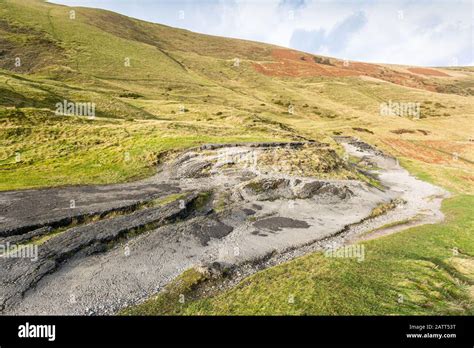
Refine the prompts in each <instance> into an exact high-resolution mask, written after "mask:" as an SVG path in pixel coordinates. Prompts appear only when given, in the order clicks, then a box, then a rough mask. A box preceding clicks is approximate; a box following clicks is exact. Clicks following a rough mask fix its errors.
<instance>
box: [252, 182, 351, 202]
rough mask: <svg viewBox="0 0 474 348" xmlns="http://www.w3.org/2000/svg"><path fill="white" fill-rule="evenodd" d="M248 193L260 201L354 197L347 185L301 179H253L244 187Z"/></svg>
mask: <svg viewBox="0 0 474 348" xmlns="http://www.w3.org/2000/svg"><path fill="white" fill-rule="evenodd" d="M243 190H244V192H245V193H246V194H247V195H249V194H250V195H254V196H256V197H257V198H256V199H257V200H258V201H265V200H276V199H282V198H284V199H309V198H313V197H314V196H319V197H323V198H325V197H329V198H337V199H340V200H344V199H348V198H350V197H352V195H353V194H354V192H352V191H351V190H350V189H349V188H348V187H347V186H346V185H343V184H342V185H341V184H334V183H330V182H325V181H305V182H303V181H302V180H300V179H295V180H289V179H261V180H253V181H252V182H250V183H248V184H246V185H245V186H244V187H243Z"/></svg>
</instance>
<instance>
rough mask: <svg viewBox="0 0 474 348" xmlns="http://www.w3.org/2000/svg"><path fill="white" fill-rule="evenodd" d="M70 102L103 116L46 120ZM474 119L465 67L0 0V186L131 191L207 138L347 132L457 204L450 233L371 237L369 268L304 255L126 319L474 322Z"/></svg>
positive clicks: (320, 136)
mask: <svg viewBox="0 0 474 348" xmlns="http://www.w3.org/2000/svg"><path fill="white" fill-rule="evenodd" d="M72 10H74V11H75V12H74V18H72V17H71V12H70V11H72ZM18 59H19V60H18ZM18 62H20V64H16V63H18ZM63 100H67V101H70V102H89V103H94V104H95V105H96V115H95V117H93V118H90V117H85V116H61V115H55V108H56V107H55V104H56V103H57V102H61V101H63ZM389 101H395V102H413V103H420V105H421V117H420V118H419V119H417V118H413V117H398V116H381V115H380V105H381V103H387V102H389ZM289 106H291V107H292V109H293V111H294V112H290V109H289ZM472 115H474V71H473V69H472V67H471V68H463V67H458V68H449V69H448V68H446V69H424V68H415V67H404V66H392V65H373V64H364V63H359V62H343V61H341V60H338V59H335V58H328V57H320V56H313V55H309V54H306V53H301V52H297V51H292V50H288V49H283V48H281V47H275V46H271V45H266V44H261V43H256V42H249V41H243V40H235V39H226V38H219V37H212V36H207V35H201V34H196V33H192V32H189V31H186V30H181V29H175V28H170V27H167V26H163V25H159V24H153V23H147V22H143V21H139V20H135V19H132V18H128V17H125V16H122V15H118V14H115V13H112V12H109V11H103V10H97V9H87V8H70V7H66V6H58V5H53V4H48V3H44V2H43V1H40V0H0V190H11V189H26V188H31V187H45V186H57V185H71V184H92V183H112V182H119V181H126V180H133V179H136V178H140V177H145V176H147V175H151V174H152V173H153V172H154V165H155V164H156V163H157V162H158V161H159V155H160V154H161V153H163V152H165V151H170V150H177V149H182V148H186V147H190V146H195V145H197V144H200V143H208V142H230V141H232V142H236V141H242V142H245V141H268V140H292V139H315V140H319V141H326V142H329V143H332V144H333V145H334V146H336V145H335V144H334V142H333V141H332V139H331V137H332V136H333V135H341V134H343V135H355V136H358V137H360V138H362V139H364V140H366V141H368V142H369V143H372V144H376V145H377V146H379V147H381V148H382V149H384V150H385V151H387V152H389V153H391V154H393V155H395V156H397V157H398V158H399V159H400V161H401V164H402V165H404V166H405V167H406V168H408V169H409V170H410V171H411V172H412V173H414V174H416V175H417V176H419V177H420V178H422V179H424V180H427V181H430V182H434V183H436V184H438V185H441V186H443V187H445V188H447V189H449V190H450V191H451V192H453V193H454V194H455V196H454V197H453V198H452V199H450V200H448V201H446V202H445V204H444V211H445V213H446V214H447V217H448V219H447V221H446V222H445V223H443V224H439V225H436V226H422V227H417V228H412V229H410V230H408V231H406V232H403V233H399V234H396V235H393V236H389V237H385V238H381V239H379V240H374V241H370V242H368V243H367V244H366V251H367V255H366V261H364V262H361V263H357V262H354V261H353V260H347V259H328V258H325V257H324V256H323V255H321V254H319V253H316V254H311V255H308V256H305V257H303V258H299V259H297V260H294V261H292V262H289V263H286V264H283V265H281V266H278V267H275V268H271V269H268V270H266V271H264V272H260V273H258V274H256V275H254V276H252V277H251V278H249V279H246V280H245V281H244V282H243V283H241V284H240V285H239V286H237V287H236V288H235V289H231V290H229V291H227V292H225V293H222V294H217V295H216V296H214V297H213V298H205V299H201V300H198V301H194V302H189V303H186V304H185V305H179V304H176V306H174V305H169V303H170V302H169V301H163V298H162V297H159V298H158V300H157V301H156V300H152V301H151V302H147V303H145V305H143V306H140V307H138V308H137V309H133V310H131V313H140V314H157V313H168V314H170V313H179V314H183V313H184V314H277V313H278V314H381V313H382V314H459V313H462V314H466V313H467V314H473V312H472V286H473V278H472V269H473V261H472V260H473V259H472V257H474V255H473V252H472V250H473V248H474V247H473V245H474V241H473V235H472V230H473V226H472V214H473V208H472V207H473V206H474V204H473V203H474V202H473V199H472V194H473V191H474V175H473V172H474V168H473V167H474V165H473V163H474V151H473V147H474V139H473V131H474V128H473V127H474V126H473V125H474V123H473V122H472ZM453 248H457V249H458V250H459V254H456V255H454V254H453V252H452V250H453ZM187 281H190V282H191V283H193V282H195V281H196V279H195V278H194V277H193V276H192V275H191V276H190V280H189V279H188V280H187ZM185 284H186V282H185ZM176 291H190V290H189V289H187V288H184V290H183V289H182V288H180V287H178V288H177V290H176ZM290 295H291V296H293V298H294V301H293V303H290V302H289V301H288V297H289V296H290ZM400 296H403V298H404V301H403V303H400V302H399V301H398V299H399V298H400ZM168 300H169V299H168ZM164 302H167V303H168V305H166V306H165V307H163V303H164Z"/></svg>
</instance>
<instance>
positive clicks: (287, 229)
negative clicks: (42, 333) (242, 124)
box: [0, 137, 448, 315]
mask: <svg viewBox="0 0 474 348" xmlns="http://www.w3.org/2000/svg"><path fill="white" fill-rule="evenodd" d="M335 140H336V141H337V142H338V143H340V144H341V145H342V146H343V147H344V149H345V151H346V156H345V157H346V158H345V159H342V158H340V157H339V156H338V155H337V154H336V152H335V151H334V150H332V149H331V148H330V147H329V146H328V145H327V144H323V143H319V142H293V143H253V144H226V145H213V144H211V145H203V146H201V147H199V148H195V149H191V150H188V151H186V152H184V153H181V154H179V155H175V156H173V157H170V158H169V159H168V161H166V162H165V163H164V164H162V165H161V166H160V167H159V169H158V172H157V174H156V175H155V176H153V177H152V178H148V179H146V180H143V181H140V182H135V183H126V184H117V185H108V186H87V187H70V188H53V189H45V190H26V191H10V192H3V193H0V244H2V245H7V244H8V245H10V246H23V247H30V248H31V250H37V254H35V256H36V257H30V258H27V257H21V258H19V257H14V256H15V255H14V254H15V253H14V252H12V251H10V252H5V253H4V254H2V257H0V310H1V313H2V314H32V315H34V314H66V315H68V314H85V315H103V314H113V313H116V312H117V311H119V310H120V309H122V308H124V307H126V306H128V305H131V304H136V303H139V302H141V301H143V300H145V299H147V298H149V297H150V296H152V295H154V294H156V293H157V292H158V291H160V290H161V289H162V288H163V286H165V285H166V284H167V283H169V282H170V281H171V280H172V279H174V278H175V277H176V276H178V275H179V274H181V273H182V272H183V271H184V270H186V269H188V268H190V267H197V266H199V267H207V268H212V269H213V270H217V271H218V270H222V269H230V270H233V272H235V274H236V276H235V277H234V280H233V281H234V282H237V281H238V280H240V279H242V278H244V277H245V276H248V275H249V274H251V273H253V272H256V271H258V270H259V269H262V268H265V267H270V266H272V265H275V264H278V263H281V262H284V261H286V260H289V259H292V258H294V257H297V256H300V255H303V254H305V253H308V252H313V251H320V250H327V249H329V248H330V249H337V248H339V247H341V246H344V245H348V244H353V243H364V241H365V240H367V239H371V238H377V237H382V236H384V235H387V234H390V233H395V232H398V231H400V230H402V229H405V228H407V227H409V226H414V225H418V224H432V223H437V222H440V221H442V220H443V214H442V213H441V211H440V206H441V201H442V199H443V198H445V197H447V195H448V193H447V192H445V191H444V190H442V189H441V188H439V187H436V186H433V185H431V184H429V183H426V182H423V181H420V180H418V179H416V178H414V177H413V176H411V175H410V174H409V173H408V172H407V171H406V170H405V169H403V168H401V167H400V166H399V164H398V162H397V160H396V159H394V158H392V157H390V156H387V155H385V154H384V153H382V152H381V151H379V150H378V149H376V148H375V147H372V146H370V145H368V144H366V143H364V142H362V141H360V140H358V139H355V138H352V137H337V138H335ZM348 158H352V159H357V163H352V162H350V161H349V160H348ZM373 182H377V185H374V184H373ZM381 207H385V208H384V209H383V211H382V213H381V214H374V211H377V210H379V211H380V209H381ZM34 248H36V249H34Z"/></svg>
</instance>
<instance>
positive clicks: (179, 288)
mask: <svg viewBox="0 0 474 348" xmlns="http://www.w3.org/2000/svg"><path fill="white" fill-rule="evenodd" d="M208 279H209V277H208V275H206V274H205V273H203V272H201V271H200V270H198V269H196V268H190V269H188V270H186V271H184V272H183V273H182V274H181V275H179V276H178V277H177V278H175V279H174V280H173V281H172V282H170V283H169V284H168V285H166V287H165V288H164V289H163V290H162V291H161V292H160V293H158V294H157V295H156V296H154V297H153V298H151V299H149V300H147V301H145V302H143V303H141V304H139V305H137V306H131V307H128V308H126V309H124V310H122V311H121V312H120V313H119V314H120V315H179V314H182V312H181V310H182V309H184V308H185V306H186V303H187V302H188V301H190V300H191V299H192V298H193V296H194V295H193V293H194V291H195V290H196V288H197V287H198V286H199V285H200V284H202V283H203V282H205V281H207V280H208Z"/></svg>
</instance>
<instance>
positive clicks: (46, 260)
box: [0, 194, 197, 308]
mask: <svg viewBox="0 0 474 348" xmlns="http://www.w3.org/2000/svg"><path fill="white" fill-rule="evenodd" d="M196 197H197V195H196V194H191V195H188V196H187V197H185V198H183V200H182V201H181V202H173V203H171V204H169V205H167V206H165V207H159V208H148V209H143V210H140V211H137V212H135V213H132V214H130V215H126V216H119V217H116V218H112V219H108V220H102V221H97V222H94V223H91V224H87V225H83V226H79V227H73V228H71V229H69V230H67V232H66V233H62V234H60V235H57V236H56V237H54V238H52V239H51V240H50V241H49V242H48V243H45V244H44V245H40V246H39V248H38V249H37V250H38V254H37V255H36V256H35V258H36V259H35V260H31V259H28V258H13V257H2V258H0V301H1V302H0V308H4V307H5V306H6V305H12V304H14V303H15V302H16V301H18V300H19V299H20V298H21V296H22V295H23V293H24V292H25V291H26V290H28V289H29V288H31V287H32V286H33V285H34V284H35V283H37V282H38V281H39V280H40V279H41V278H42V277H43V276H45V275H46V274H47V273H50V272H52V271H54V270H55V269H56V268H57V267H58V266H59V265H60V263H62V262H64V261H66V260H68V259H70V258H72V257H73V256H78V255H80V256H82V257H84V256H87V255H90V254H93V253H97V252H103V251H105V250H106V249H107V248H108V247H110V243H113V242H115V241H117V240H118V239H119V238H121V237H124V236H125V235H126V234H127V233H131V232H137V231H140V230H145V229H152V228H157V227H159V226H161V225H163V224H167V223H171V222H173V221H176V220H177V219H179V218H185V217H186V216H187V215H189V214H190V213H191V210H190V209H189V207H190V205H191V204H192V202H193V201H194V200H195V199H196Z"/></svg>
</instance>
